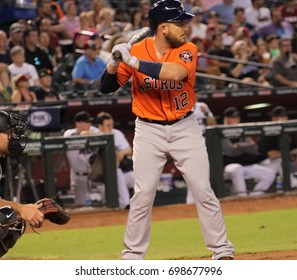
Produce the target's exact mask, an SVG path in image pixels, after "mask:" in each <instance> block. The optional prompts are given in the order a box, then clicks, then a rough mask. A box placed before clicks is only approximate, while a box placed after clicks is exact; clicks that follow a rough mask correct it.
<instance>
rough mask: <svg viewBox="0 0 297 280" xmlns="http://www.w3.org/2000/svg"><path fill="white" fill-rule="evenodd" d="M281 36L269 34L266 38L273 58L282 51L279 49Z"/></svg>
mask: <svg viewBox="0 0 297 280" xmlns="http://www.w3.org/2000/svg"><path fill="white" fill-rule="evenodd" d="M279 39H280V38H279V37H278V36H277V35H274V34H272V35H268V36H267V37H266V38H265V41H266V42H267V48H268V51H269V53H270V55H271V58H274V57H277V56H278V55H279V53H280V49H279Z"/></svg>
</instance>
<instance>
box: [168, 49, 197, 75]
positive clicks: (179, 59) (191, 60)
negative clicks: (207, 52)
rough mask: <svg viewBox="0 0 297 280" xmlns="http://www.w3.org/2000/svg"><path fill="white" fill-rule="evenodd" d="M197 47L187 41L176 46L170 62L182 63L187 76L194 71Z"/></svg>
mask: <svg viewBox="0 0 297 280" xmlns="http://www.w3.org/2000/svg"><path fill="white" fill-rule="evenodd" d="M197 53H198V50H197V47H196V46H195V45H194V44H192V43H187V44H184V45H182V46H181V47H179V48H177V49H176V50H175V52H174V54H173V60H172V62H175V63H178V64H180V65H182V66H183V67H184V68H185V69H186V70H187V72H188V77H189V76H190V75H192V74H193V73H195V72H196V63H197Z"/></svg>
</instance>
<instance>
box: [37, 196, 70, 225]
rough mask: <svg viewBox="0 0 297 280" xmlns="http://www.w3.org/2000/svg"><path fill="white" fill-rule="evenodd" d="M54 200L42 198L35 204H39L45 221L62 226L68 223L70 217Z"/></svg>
mask: <svg viewBox="0 0 297 280" xmlns="http://www.w3.org/2000/svg"><path fill="white" fill-rule="evenodd" d="M54 199H55V197H53V198H42V199H40V200H38V201H36V204H41V207H40V208H39V210H40V211H41V212H42V213H43V215H44V219H47V220H49V221H50V222H52V223H54V224H59V225H64V224H66V223H68V221H69V220H70V217H69V216H68V214H67V213H66V212H65V210H64V209H63V208H62V207H61V206H60V205H58V204H57V202H56V201H55V200H54Z"/></svg>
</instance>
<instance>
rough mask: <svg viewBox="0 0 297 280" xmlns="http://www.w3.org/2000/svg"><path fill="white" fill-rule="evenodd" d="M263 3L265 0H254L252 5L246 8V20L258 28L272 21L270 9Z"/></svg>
mask: <svg viewBox="0 0 297 280" xmlns="http://www.w3.org/2000/svg"><path fill="white" fill-rule="evenodd" d="M263 5H264V0H252V6H251V7H249V8H247V9H246V10H245V17H246V22H247V23H249V24H251V25H253V26H254V27H255V28H256V29H260V28H262V27H264V26H266V25H268V24H270V23H271V15H270V10H269V9H268V8H266V7H263Z"/></svg>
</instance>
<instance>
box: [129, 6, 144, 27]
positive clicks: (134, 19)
mask: <svg viewBox="0 0 297 280" xmlns="http://www.w3.org/2000/svg"><path fill="white" fill-rule="evenodd" d="M131 24H132V26H133V27H132V30H138V29H141V28H142V27H143V23H142V14H141V10H140V9H134V10H133V11H132V12H131Z"/></svg>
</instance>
